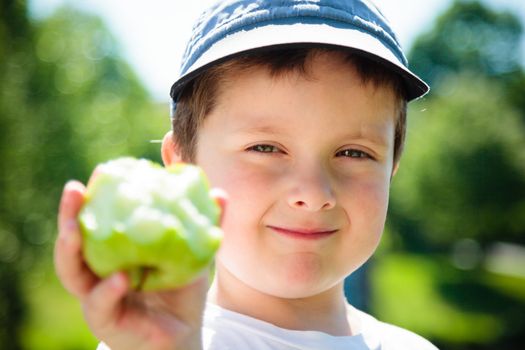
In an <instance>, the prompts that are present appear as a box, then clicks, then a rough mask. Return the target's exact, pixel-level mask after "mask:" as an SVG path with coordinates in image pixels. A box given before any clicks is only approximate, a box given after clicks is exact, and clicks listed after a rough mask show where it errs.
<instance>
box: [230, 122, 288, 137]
mask: <svg viewBox="0 0 525 350" xmlns="http://www.w3.org/2000/svg"><path fill="white" fill-rule="evenodd" d="M235 131H236V132H239V133H246V134H272V135H282V134H284V132H283V131H282V130H280V129H278V128H276V127H274V126H271V125H266V124H261V125H255V126H246V127H240V128H238V129H236V130H235Z"/></svg>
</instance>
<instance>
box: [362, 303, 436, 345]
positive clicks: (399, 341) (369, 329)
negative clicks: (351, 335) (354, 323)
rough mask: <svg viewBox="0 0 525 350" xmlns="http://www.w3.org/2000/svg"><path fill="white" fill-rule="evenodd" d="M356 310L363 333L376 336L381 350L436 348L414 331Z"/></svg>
mask: <svg viewBox="0 0 525 350" xmlns="http://www.w3.org/2000/svg"><path fill="white" fill-rule="evenodd" d="M357 311H358V312H359V313H360V314H361V319H362V327H363V329H362V331H363V333H364V335H365V336H367V337H373V338H376V339H377V340H378V342H379V343H380V344H381V349H382V350H438V348H437V347H436V346H435V345H434V344H432V343H431V342H430V341H428V340H427V339H425V338H423V337H422V336H420V335H418V334H416V333H414V332H411V331H409V330H407V329H404V328H401V327H398V326H394V325H392V324H389V323H386V322H381V321H379V320H377V319H376V318H374V317H373V316H371V315H369V314H366V313H364V312H362V311H359V310H357Z"/></svg>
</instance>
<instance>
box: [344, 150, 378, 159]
mask: <svg viewBox="0 0 525 350" xmlns="http://www.w3.org/2000/svg"><path fill="white" fill-rule="evenodd" d="M336 156H337V157H348V158H359V159H374V158H373V157H372V156H371V155H370V154H368V153H366V152H363V151H360V150H358V149H353V148H349V149H344V150H342V151H339V152H337V153H336Z"/></svg>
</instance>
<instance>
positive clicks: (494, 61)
mask: <svg viewBox="0 0 525 350" xmlns="http://www.w3.org/2000/svg"><path fill="white" fill-rule="evenodd" d="M522 32H523V27H522V24H521V22H520V20H519V18H518V17H517V16H516V15H514V14H512V13H510V12H507V11H496V10H492V9H490V8H489V7H487V6H486V5H484V4H482V3H480V2H479V1H472V0H455V1H454V3H453V4H452V6H450V7H449V8H448V9H447V10H446V11H445V12H444V13H442V14H441V15H440V16H439V17H438V18H437V19H436V22H435V23H434V25H433V27H432V29H431V30H429V31H428V32H427V33H424V34H422V35H420V36H419V37H418V38H417V39H416V40H415V41H414V44H413V46H412V49H411V50H410V55H409V61H410V64H411V67H412V69H414V70H415V71H416V72H418V74H420V75H421V77H422V78H424V79H425V80H426V81H427V82H428V83H430V84H431V85H432V86H435V85H436V84H437V83H439V79H440V78H443V77H446V76H448V75H450V74H451V73H459V72H463V71H472V72H476V73H481V74H482V75H485V76H490V77H498V78H500V79H501V78H502V79H511V78H512V77H513V75H515V74H516V73H519V72H521V70H522V67H521V63H520V62H521V59H522V57H521V50H520V43H521V36H522Z"/></svg>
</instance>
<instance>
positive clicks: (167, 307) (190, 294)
mask: <svg viewBox="0 0 525 350" xmlns="http://www.w3.org/2000/svg"><path fill="white" fill-rule="evenodd" d="M95 173H96V171H95ZM85 190H86V189H85V187H84V185H82V184H81V183H80V182H77V181H70V182H68V183H67V184H66V186H65V188H64V192H63V194H62V199H61V202H60V208H59V215H58V227H59V235H58V238H57V241H56V245H55V267H56V271H57V275H58V277H59V279H60V280H61V282H62V284H63V285H64V287H65V288H66V289H67V290H68V291H69V292H70V293H71V294H73V295H74V296H75V297H77V298H78V299H79V300H80V302H81V304H82V307H83V312H84V317H85V319H86V321H87V323H88V325H89V327H90V329H91V330H92V332H93V334H94V335H95V336H96V337H97V338H98V339H100V340H102V341H104V342H105V343H106V344H107V345H108V346H109V347H110V348H111V349H112V350H119V349H185V350H190V349H201V348H202V346H201V327H202V313H203V310H204V305H205V298H206V293H207V290H208V273H207V272H205V273H204V274H203V276H202V277H200V278H198V279H197V280H196V281H194V282H193V283H192V284H190V285H188V286H185V287H183V288H180V289H177V290H173V291H162V292H147V293H146V292H144V293H141V292H135V291H132V290H130V282H129V279H128V277H127V276H126V275H125V274H124V273H122V272H117V273H115V274H114V275H112V276H110V277H108V278H106V279H100V278H98V277H97V276H96V275H95V274H94V273H93V272H92V271H91V270H90V269H89V267H88V266H87V265H86V263H85V261H84V259H83V256H82V235H81V233H80V231H79V226H78V221H77V216H78V213H79V211H80V209H81V207H82V204H83V201H84V193H85ZM214 195H215V196H216V198H217V199H218V201H219V203H220V205H221V207H223V208H224V203H225V199H224V195H223V194H222V193H221V192H220V191H216V192H214Z"/></svg>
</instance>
